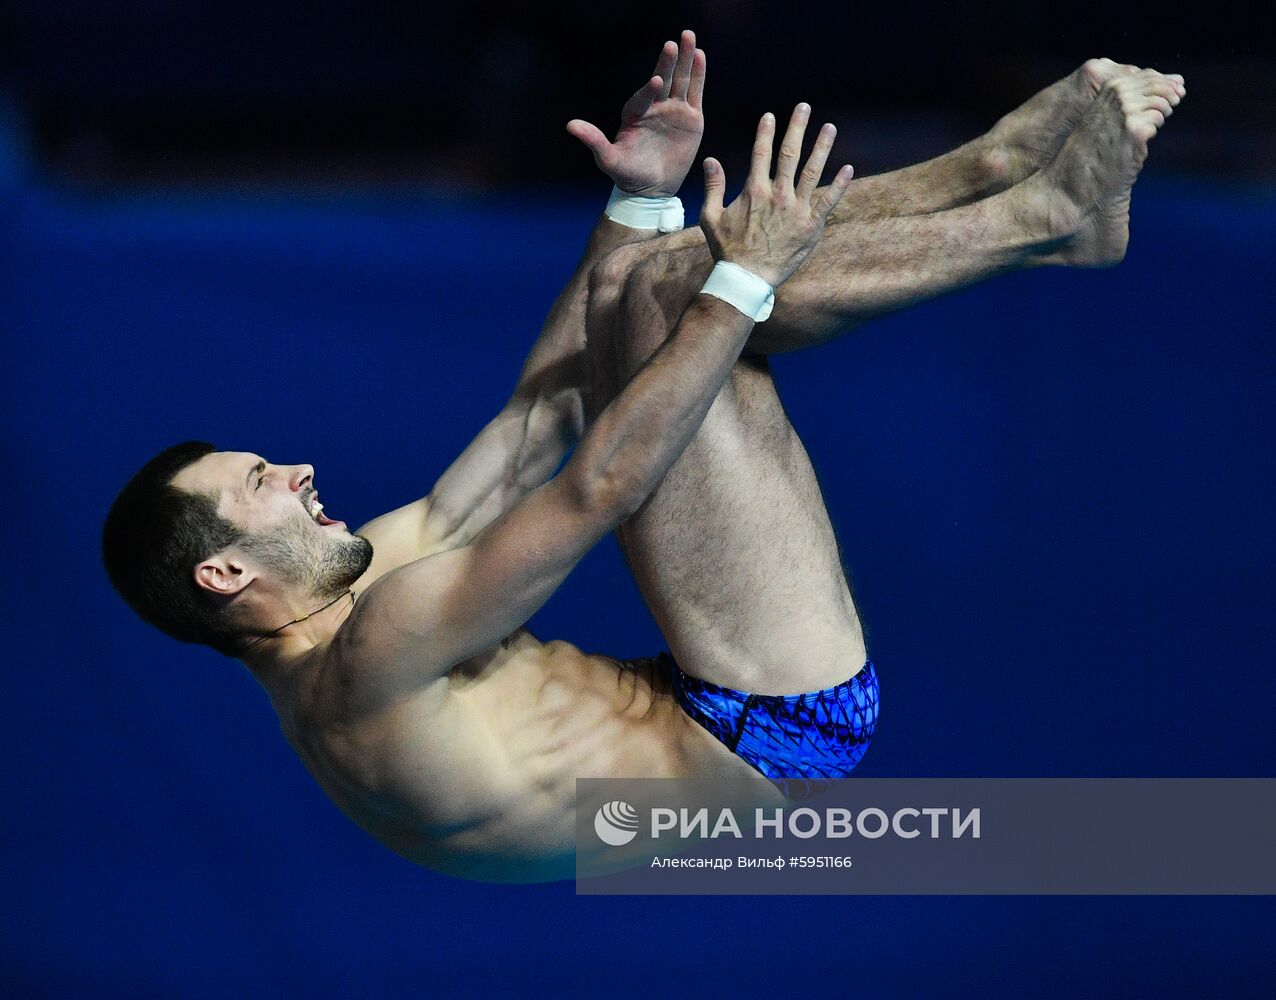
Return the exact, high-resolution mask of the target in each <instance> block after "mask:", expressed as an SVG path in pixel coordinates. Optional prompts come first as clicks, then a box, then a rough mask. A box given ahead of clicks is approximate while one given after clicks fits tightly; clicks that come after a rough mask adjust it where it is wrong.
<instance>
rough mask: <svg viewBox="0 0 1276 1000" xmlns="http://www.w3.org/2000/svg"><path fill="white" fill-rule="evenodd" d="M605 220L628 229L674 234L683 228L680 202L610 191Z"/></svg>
mask: <svg viewBox="0 0 1276 1000" xmlns="http://www.w3.org/2000/svg"><path fill="white" fill-rule="evenodd" d="M606 214H607V218H609V219H611V221H612V222H619V223H620V224H621V225H622V226H628V227H629V228H630V229H658V230H660V232H662V233H675V232H677V231H678V230H679V229H681V228H682V226H683V219H684V215H683V211H682V201H681V200H680V199H678V198H676V197H675V198H644V197H643V196H642V195H637V194H626V193H625V192H624V191H622V190H620V188H612V189H611V198H610V199H608V201H607V212H606Z"/></svg>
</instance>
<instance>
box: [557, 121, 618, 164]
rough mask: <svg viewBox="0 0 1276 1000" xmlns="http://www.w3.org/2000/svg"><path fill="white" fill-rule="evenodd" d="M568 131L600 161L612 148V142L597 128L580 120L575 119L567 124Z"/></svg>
mask: <svg viewBox="0 0 1276 1000" xmlns="http://www.w3.org/2000/svg"><path fill="white" fill-rule="evenodd" d="M567 131H568V132H569V133H570V134H571V135H574V136H575V137H576V138H577V139H579V140H580V141H581V142H583V143H584V144H585V145H586V146H588V147H589V150H590V152H592V153H593V154H594V156H596V157H599V158H600V159H601V157H602V156H603V154H604V153H606V152H607V149H608V148H609V147H610V146H611V142H610V141H608V139H607V137H606V136H605V135H603V133H602V132H601V131H600V130H599V129H598V127H597V126H595V125H591V124H589V122H586V121H581V120H580V119H579V118H573V119H572V120H571V121H569V122H568V123H567Z"/></svg>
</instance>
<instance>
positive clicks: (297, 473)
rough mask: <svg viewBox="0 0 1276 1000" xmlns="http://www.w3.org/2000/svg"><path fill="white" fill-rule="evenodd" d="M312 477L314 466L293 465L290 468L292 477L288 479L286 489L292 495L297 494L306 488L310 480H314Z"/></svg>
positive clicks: (313, 475)
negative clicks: (292, 493) (291, 492)
mask: <svg viewBox="0 0 1276 1000" xmlns="http://www.w3.org/2000/svg"><path fill="white" fill-rule="evenodd" d="M314 477H315V469H314V466H312V465H294V466H293V467H292V475H291V476H289V478H288V488H289V489H290V490H292V491H293V492H294V493H298V492H300V491H301V490H302V489H304V488H305V487H306V486H308V485H310V483H311V480H312V479H314Z"/></svg>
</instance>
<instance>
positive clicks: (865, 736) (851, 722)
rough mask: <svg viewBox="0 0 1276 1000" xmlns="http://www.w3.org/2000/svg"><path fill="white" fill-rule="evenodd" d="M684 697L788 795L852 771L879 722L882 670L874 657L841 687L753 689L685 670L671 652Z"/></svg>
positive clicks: (699, 717)
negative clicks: (714, 681)
mask: <svg viewBox="0 0 1276 1000" xmlns="http://www.w3.org/2000/svg"><path fill="white" fill-rule="evenodd" d="M669 662H670V665H671V667H672V673H673V688H674V694H675V696H676V697H677V699H678V704H680V705H681V706H682V709H683V711H685V712H686V713H687V714H688V715H689V716H691V718H693V719H695V720H696V722H698V723H700V725H701V726H703V727H704V728H705V729H707V730H708V731H709V732H710V733H711V734H712V735H713V736H714V737H716V738H717V739H718V740H719V741H720V742H721V743H722V744H723V745H724V746H725V747H726V748H727V749H728V750H730V751H731V752H732V753H734V754H736V755H737V756H738V757H740V758H741V759H742V760H744V761H745V762H746V763H748V764H750V765H752V766H753V767H754V768H756V769H757V770H758V771H760V772H761V773H762V774H764V775H766V777H768V778H770V779H771V781H772V783H774V784H775V785H776V787H778V788H779V789H780V791H781V792H783V793H784V795H785V796H786V797H787V798H790V799H793V798H800V797H802V796H803V795H805V794H807V793H809V792H810V791H812V790H813V788H814V787H816V786H818V785H819V784H820V783H821V782H824V781H827V780H829V779H832V778H845V777H846V776H847V775H848V774H850V773H851V771H852V770H853V769H854V768H855V765H856V764H858V763H859V762H860V758H862V757H863V756H864V751H866V750H867V749H868V744H869V740H871V739H872V738H873V731H874V729H876V728H877V705H878V688H877V670H876V668H875V667H874V666H873V661H872V660H868V661H866V662H865V664H864V668H863V669H862V670H860V672H859V673H857V674H856V675H855V676H854V677H852V678H850V679H849V680H845V681H843V682H842V683H841V684H838V685H837V686H836V687H831V688H825V689H824V690H823V691H809V692H807V693H805V694H750V693H749V692H747V691H736V690H734V689H733V688H724V687H719V686H718V685H717V684H710V683H709V682H708V681H702V680H700V679H698V678H696V677H691V676H689V675H688V674H684V673H683V672H682V669H681V668H680V667H679V666H678V665H677V663H674V662H673V660H672V658H669Z"/></svg>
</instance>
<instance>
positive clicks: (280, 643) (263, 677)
mask: <svg viewBox="0 0 1276 1000" xmlns="http://www.w3.org/2000/svg"><path fill="white" fill-rule="evenodd" d="M288 603H289V604H290V605H292V604H294V603H295V602H291V601H290V602H288ZM314 604H315V601H314V600H313V599H311V600H309V601H307V602H302V603H301V604H297V605H296V606H297V607H303V606H304V607H306V608H309V609H310V610H303V611H300V612H297V613H296V616H297V618H298V619H300V620H297V621H291V622H288V624H286V625H284V626H282V627H280V628H278V629H277V630H276V631H275V632H273V633H272V634H268V635H266V636H263V637H261V638H260V641H257V642H255V643H254V644H253V645H252V646H251V647H249V648H248V649H246V650H245V651H244V652H243V653H241V654H240V656H239V660H240V662H241V663H243V664H244V666H246V667H247V668H248V669H249V671H250V672H251V673H252V674H253V676H254V677H256V678H257V680H258V681H259V682H260V683H261V685H262V686H263V687H264V688H266V690H267V691H268V692H270V693H272V696H273V694H274V692H275V691H276V690H277V689H282V688H288V687H291V686H292V683H293V681H294V680H295V679H296V677H297V676H298V675H299V674H301V673H303V672H304V671H305V670H306V669H307V668H308V666H309V665H310V664H311V663H313V662H314V659H315V657H316V655H317V654H319V653H321V652H322V651H323V650H325V649H327V648H328V646H329V645H330V644H331V642H332V638H333V636H335V635H336V634H337V632H338V631H339V630H340V629H341V626H342V625H344V624H345V622H346V620H347V619H348V618H349V617H350V614H351V612H352V611H353V610H354V592H353V591H345V592H343V593H342V594H340V595H338V596H337V598H336V599H333V600H331V601H329V602H325V603H324V604H321V606H320V607H319V608H314ZM283 613H287V612H283ZM278 616H279V613H278V612H276V614H275V615H274V616H273V617H278ZM269 620H273V619H267V621H269Z"/></svg>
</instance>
